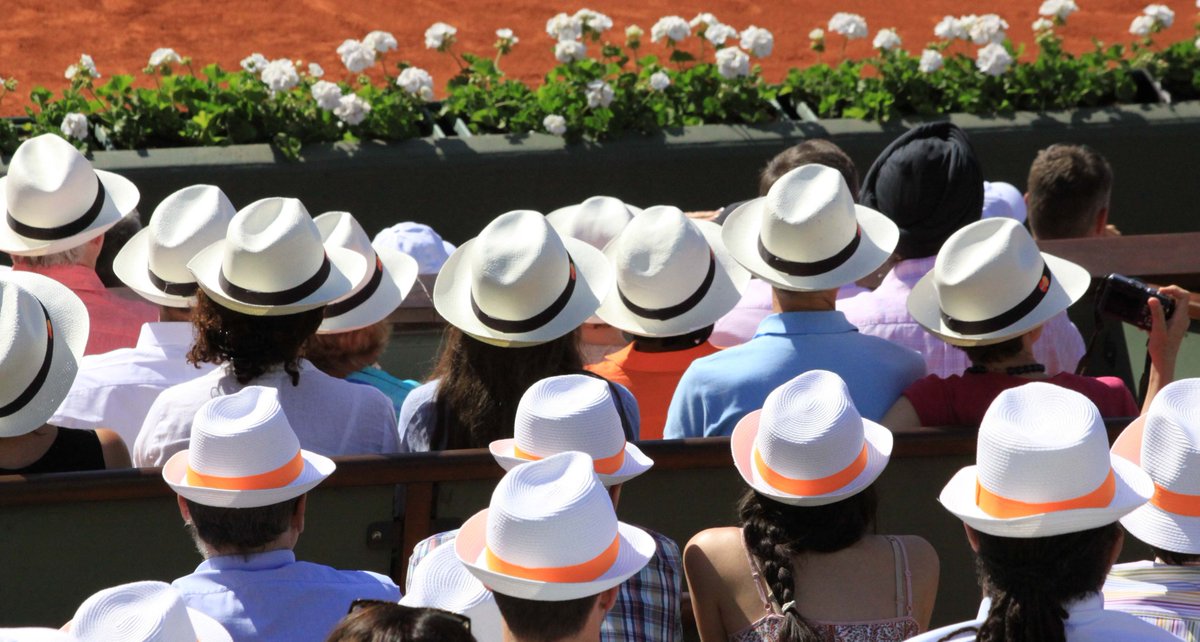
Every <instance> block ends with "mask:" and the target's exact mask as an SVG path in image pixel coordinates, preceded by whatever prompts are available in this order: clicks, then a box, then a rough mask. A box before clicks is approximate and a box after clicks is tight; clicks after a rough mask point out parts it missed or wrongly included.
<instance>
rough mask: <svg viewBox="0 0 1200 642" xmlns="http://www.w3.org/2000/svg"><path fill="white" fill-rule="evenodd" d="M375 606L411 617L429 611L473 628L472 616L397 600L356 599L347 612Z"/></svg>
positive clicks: (465, 626) (464, 626)
mask: <svg viewBox="0 0 1200 642" xmlns="http://www.w3.org/2000/svg"><path fill="white" fill-rule="evenodd" d="M373 608H387V609H396V610H398V611H400V612H402V613H405V614H407V615H408V616H409V617H416V616H417V615H419V614H422V613H427V614H429V615H431V616H433V617H436V618H443V619H446V620H449V621H451V622H453V623H454V624H457V625H458V626H461V627H462V628H463V629H464V630H466V631H468V632H470V630H471V618H469V617H467V616H465V615H459V614H458V613H455V612H453V611H444V610H442V609H435V608H430V607H418V606H405V605H403V604H397V603H396V602H387V601H384V600H354V601H353V602H351V603H350V610H348V611H346V614H347V615H349V614H351V613H357V612H358V611H361V610H363V609H373Z"/></svg>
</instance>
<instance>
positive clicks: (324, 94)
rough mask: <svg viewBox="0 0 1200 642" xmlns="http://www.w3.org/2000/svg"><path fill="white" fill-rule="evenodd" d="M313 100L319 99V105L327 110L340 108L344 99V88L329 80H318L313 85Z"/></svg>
mask: <svg viewBox="0 0 1200 642" xmlns="http://www.w3.org/2000/svg"><path fill="white" fill-rule="evenodd" d="M312 97H313V100H315V101H317V106H318V107H320V108H321V109H324V110H326V111H332V110H334V109H337V108H338V105H340V104H341V100H342V88H341V87H338V86H337V85H335V84H334V83H331V82H329V81H328V80H318V81H317V82H315V83H313V86H312Z"/></svg>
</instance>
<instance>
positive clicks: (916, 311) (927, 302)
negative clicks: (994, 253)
mask: <svg viewBox="0 0 1200 642" xmlns="http://www.w3.org/2000/svg"><path fill="white" fill-rule="evenodd" d="M1042 258H1043V259H1044V260H1045V261H1046V265H1047V266H1048V267H1049V268H1050V274H1051V276H1052V278H1051V279H1050V289H1049V290H1047V291H1046V296H1045V297H1043V298H1042V300H1041V302H1040V303H1038V305H1037V307H1035V308H1034V309H1033V310H1031V311H1030V312H1029V314H1026V315H1025V316H1024V317H1021V318H1020V319H1019V320H1017V321H1014V322H1013V323H1011V324H1009V325H1008V326H1005V327H1003V328H1000V329H999V330H995V331H992V332H988V333H985V334H963V333H961V332H955V331H953V330H951V329H950V328H948V327H947V326H946V323H945V321H943V320H942V312H941V307H940V304H939V303H938V296H937V291H936V290H935V289H934V287H933V271H932V270H930V271H929V272H928V273H927V274H926V275H925V276H923V277H921V280H919V281H917V283H916V285H914V286H913V289H912V292H911V293H909V295H908V313H909V314H910V315H912V318H913V320H915V321H916V322H917V323H918V324H920V325H921V327H923V328H925V329H926V330H927V331H928V332H929V333H930V334H933V335H935V336H937V337H938V338H940V339H942V340H943V341H945V342H946V343H949V344H952V345H959V346H972V345H986V344H989V343H999V342H1000V341H1004V340H1005V339H1011V338H1013V337H1017V336H1020V335H1022V334H1025V333H1026V332H1029V331H1030V330H1032V329H1034V328H1036V327H1038V326H1039V325H1042V324H1043V323H1045V322H1047V321H1049V320H1050V319H1051V318H1053V317H1054V315H1056V314H1058V313H1059V312H1062V311H1063V310H1066V309H1067V308H1069V307H1071V304H1072V303H1074V302H1076V301H1078V300H1079V299H1080V297H1082V296H1083V295H1084V294H1086V293H1087V291H1088V288H1089V287H1090V286H1091V283H1092V277H1091V275H1090V274H1088V271H1087V270H1086V269H1084V268H1083V267H1080V266H1079V265H1076V264H1075V263H1072V262H1070V261H1068V260H1066V259H1060V258H1058V257H1057V256H1053V255H1050V254H1046V253H1044V252H1043V253H1042Z"/></svg>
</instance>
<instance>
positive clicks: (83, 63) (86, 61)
mask: <svg viewBox="0 0 1200 642" xmlns="http://www.w3.org/2000/svg"><path fill="white" fill-rule="evenodd" d="M80 74H82V75H85V76H87V77H89V78H99V77H100V72H98V71H96V62H95V61H94V60H92V57H91V56H89V55H87V54H83V55H81V56H79V62H77V63H75V64H73V65H71V66H69V67H67V70H66V71H65V72H63V77H65V78H66V79H67V80H74V79H75V77H76V76H78V75H80Z"/></svg>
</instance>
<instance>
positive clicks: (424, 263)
mask: <svg viewBox="0 0 1200 642" xmlns="http://www.w3.org/2000/svg"><path fill="white" fill-rule="evenodd" d="M371 245H373V246H374V247H375V249H380V248H388V249H392V250H397V251H399V252H403V253H404V254H407V255H409V256H411V257H413V259H415V260H416V262H417V266H418V272H419V273H420V274H437V273H438V271H439V270H441V269H442V264H443V263H445V262H446V259H448V258H450V255H451V254H452V253H453V252H454V244H453V243H451V242H449V241H446V240H443V239H442V236H441V235H440V234H438V233H437V230H435V229H433V228H432V227H429V226H428V225H425V224H424V223H417V222H415V221H401V222H399V223H396V224H395V225H393V226H391V227H385V228H383V229H382V230H380V231H379V233H378V234H376V235H375V240H374V241H372V242H371Z"/></svg>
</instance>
